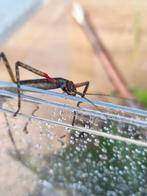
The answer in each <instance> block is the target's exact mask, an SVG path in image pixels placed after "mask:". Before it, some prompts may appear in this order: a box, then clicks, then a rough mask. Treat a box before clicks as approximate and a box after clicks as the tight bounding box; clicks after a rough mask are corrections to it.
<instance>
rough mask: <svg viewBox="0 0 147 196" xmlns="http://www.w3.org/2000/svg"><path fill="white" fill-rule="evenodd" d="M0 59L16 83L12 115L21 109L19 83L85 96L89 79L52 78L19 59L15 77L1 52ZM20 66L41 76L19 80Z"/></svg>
mask: <svg viewBox="0 0 147 196" xmlns="http://www.w3.org/2000/svg"><path fill="white" fill-rule="evenodd" d="M0 59H2V60H3V62H4V65H5V67H6V68H7V71H8V73H9V75H10V78H11V81H12V82H14V83H16V84H17V93H18V106H17V110H16V112H15V113H14V116H16V115H17V114H18V113H19V111H20V109H21V85H29V86H32V87H37V88H41V89H44V90H50V89H57V88H60V89H62V91H63V92H65V93H67V94H68V95H72V96H76V95H80V96H81V97H83V98H84V97H85V95H86V92H87V90H88V87H89V81H85V82H81V83H73V82H72V81H70V80H67V79H64V78H52V77H50V76H49V75H48V74H47V73H45V72H42V71H40V70H38V69H35V68H34V67H32V66H30V65H26V64H24V63H22V62H20V61H17V62H16V64H15V74H16V78H15V75H14V73H13V71H12V68H11V66H10V64H9V62H8V59H7V57H6V55H5V54H4V53H3V52H1V53H0ZM20 68H23V69H26V70H28V71H30V72H33V73H34V74H36V75H38V76H41V77H43V78H41V79H32V80H20V70H19V69H20ZM79 87H84V89H83V92H82V93H81V92H78V91H77V88H79ZM89 101H90V100H89ZM80 103H81V102H78V103H77V107H79V105H80ZM75 116H76V112H74V117H73V121H72V125H74V122H75ZM25 129H26V126H25Z"/></svg>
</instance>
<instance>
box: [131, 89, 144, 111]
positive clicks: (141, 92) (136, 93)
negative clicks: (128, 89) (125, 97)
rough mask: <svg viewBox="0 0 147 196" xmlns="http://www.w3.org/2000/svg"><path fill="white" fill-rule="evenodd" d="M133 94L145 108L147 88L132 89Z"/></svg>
mask: <svg viewBox="0 0 147 196" xmlns="http://www.w3.org/2000/svg"><path fill="white" fill-rule="evenodd" d="M132 93H133V95H134V96H135V97H136V98H137V99H138V100H139V101H140V102H141V103H143V106H144V108H147V90H144V89H139V88H135V89H133V90H132Z"/></svg>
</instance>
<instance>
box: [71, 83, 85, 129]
mask: <svg viewBox="0 0 147 196" xmlns="http://www.w3.org/2000/svg"><path fill="white" fill-rule="evenodd" d="M83 86H85V87H84V90H83V92H82V93H81V97H85V95H86V92H87V90H88V87H89V81H86V82H82V83H77V84H75V87H76V88H79V87H83ZM80 103H81V102H80V101H79V102H78V103H77V107H79V105H80ZM75 118H76V112H74V116H73V120H72V126H74V124H75Z"/></svg>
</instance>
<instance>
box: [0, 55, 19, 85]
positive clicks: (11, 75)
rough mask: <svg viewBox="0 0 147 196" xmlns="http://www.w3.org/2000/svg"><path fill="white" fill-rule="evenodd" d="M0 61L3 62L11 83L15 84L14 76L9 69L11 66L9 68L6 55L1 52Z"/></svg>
mask: <svg viewBox="0 0 147 196" xmlns="http://www.w3.org/2000/svg"><path fill="white" fill-rule="evenodd" d="M0 59H2V60H3V62H4V65H5V67H6V68H7V71H8V73H9V75H10V78H11V81H12V82H14V83H15V82H16V80H15V76H14V74H13V71H12V68H11V66H10V64H9V62H8V59H7V57H6V55H5V54H4V53H3V52H1V53H0Z"/></svg>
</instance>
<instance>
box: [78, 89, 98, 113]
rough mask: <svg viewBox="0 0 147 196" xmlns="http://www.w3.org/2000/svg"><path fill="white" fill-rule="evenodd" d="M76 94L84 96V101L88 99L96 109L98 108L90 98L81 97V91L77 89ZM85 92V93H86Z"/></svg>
mask: <svg viewBox="0 0 147 196" xmlns="http://www.w3.org/2000/svg"><path fill="white" fill-rule="evenodd" d="M75 92H76V94H78V95H80V96H81V97H82V98H84V99H85V100H86V101H88V102H89V103H90V104H91V105H93V106H94V107H95V108H96V109H97V108H98V107H97V106H96V105H95V104H94V103H93V102H92V101H91V100H90V99H88V98H86V97H83V93H80V92H78V91H75ZM86 94H87V93H86Z"/></svg>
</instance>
